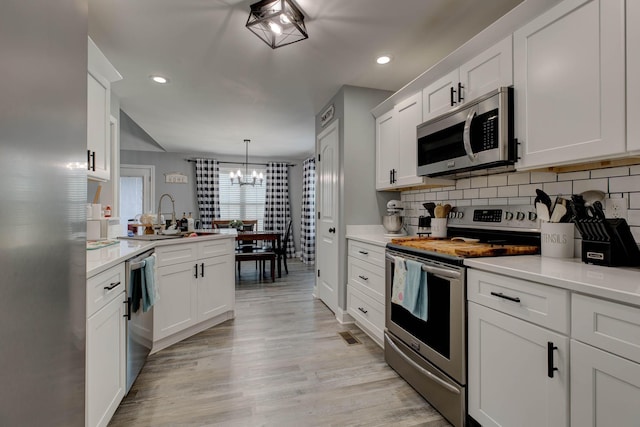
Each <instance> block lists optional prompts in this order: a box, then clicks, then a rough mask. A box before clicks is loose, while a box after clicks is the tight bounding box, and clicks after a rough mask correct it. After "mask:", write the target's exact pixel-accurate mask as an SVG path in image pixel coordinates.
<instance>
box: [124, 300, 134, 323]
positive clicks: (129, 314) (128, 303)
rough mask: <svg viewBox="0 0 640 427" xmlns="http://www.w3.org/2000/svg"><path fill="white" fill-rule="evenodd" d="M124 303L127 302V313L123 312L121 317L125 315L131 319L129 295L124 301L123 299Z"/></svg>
mask: <svg viewBox="0 0 640 427" xmlns="http://www.w3.org/2000/svg"><path fill="white" fill-rule="evenodd" d="M123 302H124V303H125V304H127V313H126V314H124V315H123V316H122V317H126V318H127V320H131V304H132V301H131V297H128V298H127V300H126V301H123Z"/></svg>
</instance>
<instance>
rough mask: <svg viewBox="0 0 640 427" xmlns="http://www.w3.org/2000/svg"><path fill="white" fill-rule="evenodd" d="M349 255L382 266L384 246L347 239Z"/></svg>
mask: <svg viewBox="0 0 640 427" xmlns="http://www.w3.org/2000/svg"><path fill="white" fill-rule="evenodd" d="M349 256H352V257H354V258H358V259H361V260H362V261H366V262H369V263H371V264H373V265H377V266H379V267H382V268H384V247H380V246H376V245H372V244H370V243H364V242H358V241H357V240H349Z"/></svg>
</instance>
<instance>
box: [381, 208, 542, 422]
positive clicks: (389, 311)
mask: <svg viewBox="0 0 640 427" xmlns="http://www.w3.org/2000/svg"><path fill="white" fill-rule="evenodd" d="M455 237H458V238H461V237H464V239H465V240H466V241H464V240H463V241H460V242H457V241H456V240H461V239H454V240H453V241H452V240H450V239H451V238H455ZM476 241H477V243H476ZM422 246H424V247H422ZM539 247H540V233H539V221H538V219H537V217H536V214H535V212H534V210H533V208H532V206H529V205H526V206H473V207H472V206H469V207H460V208H454V209H453V210H452V211H451V212H450V214H449V219H448V239H443V240H435V239H425V240H412V241H411V243H409V242H402V241H397V242H396V243H389V244H387V248H386V257H385V258H386V265H385V276H386V278H385V287H386V289H385V290H386V292H385V295H386V297H385V305H386V307H385V340H384V352H385V360H386V361H387V363H388V364H389V366H391V367H392V368H393V369H394V370H395V371H396V372H398V374H399V375H400V376H402V377H403V378H404V379H405V380H406V381H407V382H408V383H409V384H410V385H411V386H412V387H413V388H415V389H416V390H417V391H418V392H419V393H420V394H421V395H422V396H423V397H424V398H425V399H426V400H427V401H428V402H429V403H430V404H431V405H432V406H433V407H434V408H436V409H437V410H438V411H439V412H440V413H441V414H442V415H443V416H444V417H445V418H447V419H448V420H449V421H450V422H451V423H452V424H453V425H454V426H465V425H469V424H470V423H473V421H472V420H469V419H468V418H467V409H466V408H467V404H466V402H467V389H466V385H467V316H466V313H467V305H466V271H465V267H464V259H465V257H468V256H499V255H511V254H513V253H535V252H537V250H539ZM525 250H528V252H526V251H525ZM522 251H524V252H522ZM469 254H472V255H469ZM408 260H411V261H416V262H418V263H419V267H420V268H421V271H422V273H421V274H422V275H424V276H423V277H424V278H426V280H425V281H424V283H425V286H424V291H425V294H426V301H427V309H426V313H427V316H426V319H427V320H426V321H425V320H422V319H421V318H419V317H417V316H415V315H414V314H412V313H411V311H409V310H408V309H406V308H405V307H404V306H403V305H404V304H401V303H398V302H397V301H396V302H393V301H392V299H393V298H392V294H393V291H394V290H393V282H394V271H395V263H396V262H406V261H408ZM414 265H417V264H414Z"/></svg>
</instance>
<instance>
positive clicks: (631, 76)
mask: <svg viewBox="0 0 640 427" xmlns="http://www.w3.org/2000/svg"><path fill="white" fill-rule="evenodd" d="M639 22H640V2H638V1H628V2H627V150H629V151H635V152H637V151H640V121H639V120H638V117H640V25H638V23H639Z"/></svg>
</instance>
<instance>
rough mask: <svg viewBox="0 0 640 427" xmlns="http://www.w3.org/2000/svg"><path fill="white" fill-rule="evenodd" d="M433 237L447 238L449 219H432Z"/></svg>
mask: <svg viewBox="0 0 640 427" xmlns="http://www.w3.org/2000/svg"><path fill="white" fill-rule="evenodd" d="M431 237H447V218H431Z"/></svg>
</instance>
